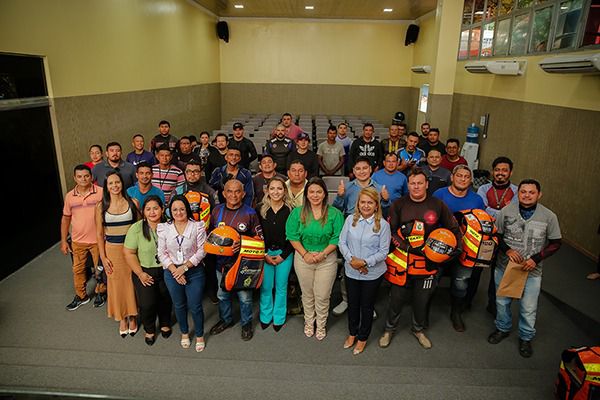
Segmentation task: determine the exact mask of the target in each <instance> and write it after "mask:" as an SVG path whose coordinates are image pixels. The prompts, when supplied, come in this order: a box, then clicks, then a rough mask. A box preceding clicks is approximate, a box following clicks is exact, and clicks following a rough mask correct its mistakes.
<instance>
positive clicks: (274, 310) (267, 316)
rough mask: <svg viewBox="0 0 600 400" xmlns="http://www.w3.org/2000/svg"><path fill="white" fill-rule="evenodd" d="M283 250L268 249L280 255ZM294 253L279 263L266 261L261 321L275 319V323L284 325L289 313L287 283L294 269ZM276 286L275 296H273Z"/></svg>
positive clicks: (270, 253)
mask: <svg viewBox="0 0 600 400" xmlns="http://www.w3.org/2000/svg"><path fill="white" fill-rule="evenodd" d="M280 254H281V250H277V251H272V250H269V251H267V255H269V256H278V255H280ZM293 261H294V254H293V253H292V254H290V255H289V256H288V258H286V259H285V260H283V261H282V262H281V263H280V264H278V265H271V264H267V263H266V262H265V265H264V268H263V271H264V273H263V281H262V285H261V286H260V322H263V323H265V324H268V323H270V322H271V321H273V324H275V325H283V324H284V323H285V316H286V314H287V285H288V276H289V275H290V270H291V269H292V263H293ZM273 288H275V296H273Z"/></svg>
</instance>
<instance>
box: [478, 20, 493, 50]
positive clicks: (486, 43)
mask: <svg viewBox="0 0 600 400" xmlns="http://www.w3.org/2000/svg"><path fill="white" fill-rule="evenodd" d="M495 25H496V23H495V22H490V23H488V24H485V25H484V26H483V36H482V37H481V54H480V55H481V57H490V56H492V47H493V44H494V26H495Z"/></svg>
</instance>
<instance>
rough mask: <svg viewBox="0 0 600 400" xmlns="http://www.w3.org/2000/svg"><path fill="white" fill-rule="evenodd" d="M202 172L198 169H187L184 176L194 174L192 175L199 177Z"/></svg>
mask: <svg viewBox="0 0 600 400" xmlns="http://www.w3.org/2000/svg"><path fill="white" fill-rule="evenodd" d="M201 172H202V171H200V170H199V169H188V170H187V171H185V173H186V174H194V175H199V174H200V173H201Z"/></svg>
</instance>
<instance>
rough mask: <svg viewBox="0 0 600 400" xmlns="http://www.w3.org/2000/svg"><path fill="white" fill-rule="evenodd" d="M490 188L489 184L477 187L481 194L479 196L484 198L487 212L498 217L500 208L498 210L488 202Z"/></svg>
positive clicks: (478, 192)
mask: <svg viewBox="0 0 600 400" xmlns="http://www.w3.org/2000/svg"><path fill="white" fill-rule="evenodd" d="M488 188H489V187H488V185H481V186H479V189H477V194H478V195H479V197H481V200H483V205H484V206H485V212H486V213H488V214H490V215H491V216H492V217H494V218H496V216H497V215H498V210H496V209H495V208H491V207H490V206H489V204H488V199H487V195H486V191H487V189H488Z"/></svg>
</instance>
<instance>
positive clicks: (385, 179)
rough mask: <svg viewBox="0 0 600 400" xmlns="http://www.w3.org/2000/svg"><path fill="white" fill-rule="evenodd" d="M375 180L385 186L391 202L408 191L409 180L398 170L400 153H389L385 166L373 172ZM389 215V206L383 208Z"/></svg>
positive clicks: (384, 161)
mask: <svg viewBox="0 0 600 400" xmlns="http://www.w3.org/2000/svg"><path fill="white" fill-rule="evenodd" d="M373 181H375V182H376V183H378V184H379V185H380V186H385V187H386V189H387V191H388V193H389V195H390V199H389V203H390V204H392V203H393V202H394V201H396V200H398V199H399V198H400V197H402V196H404V195H405V194H406V193H408V182H407V180H406V175H404V174H403V173H402V172H400V171H398V154H396V153H387V154H386V155H385V158H384V160H383V168H382V169H380V170H379V171H377V172H375V173H374V174H373ZM382 211H384V212H385V214H386V215H385V216H386V217H387V211H388V208H385V209H384V210H382Z"/></svg>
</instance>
